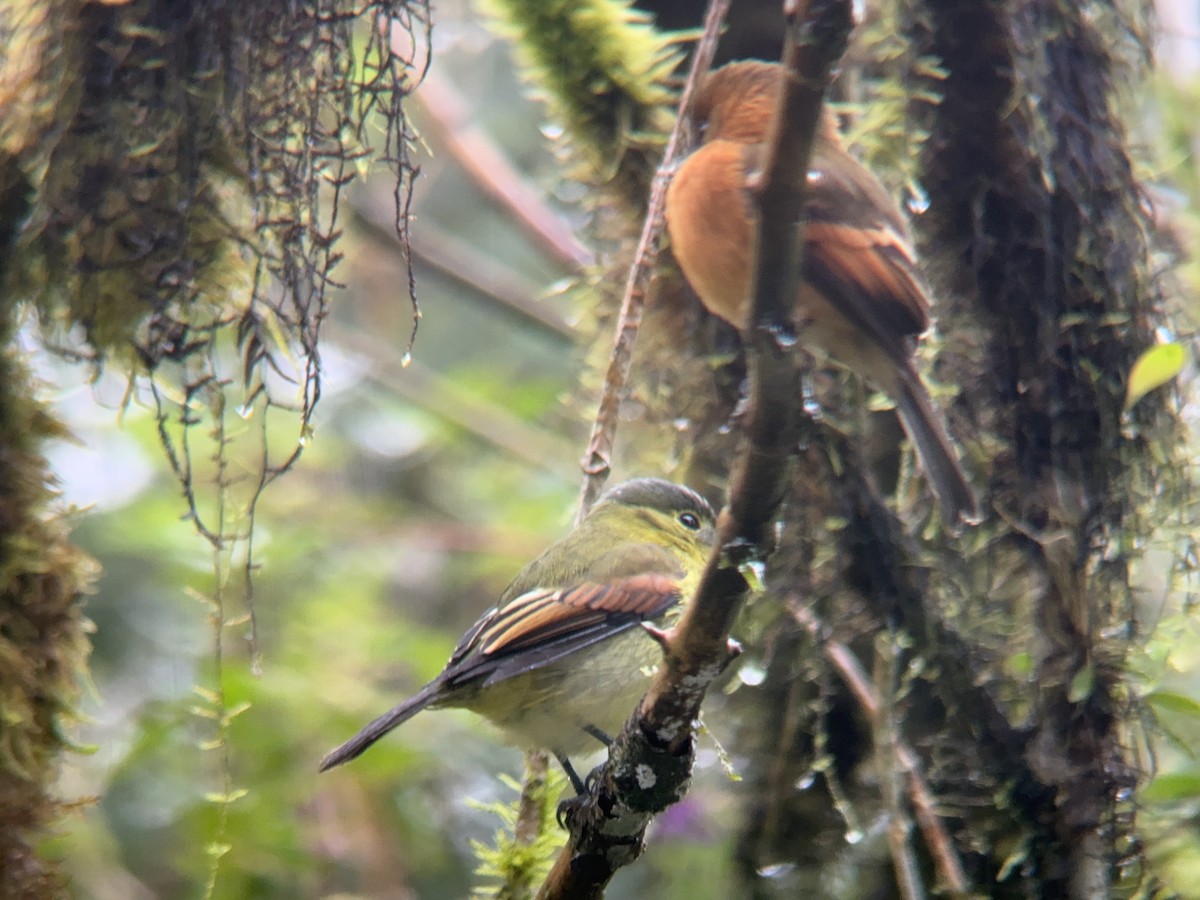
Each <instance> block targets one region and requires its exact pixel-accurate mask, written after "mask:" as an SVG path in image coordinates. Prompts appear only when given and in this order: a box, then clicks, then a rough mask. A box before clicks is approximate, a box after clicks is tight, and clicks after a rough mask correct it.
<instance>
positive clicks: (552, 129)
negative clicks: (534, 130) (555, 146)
mask: <svg viewBox="0 0 1200 900" xmlns="http://www.w3.org/2000/svg"><path fill="white" fill-rule="evenodd" d="M542 134H543V135H544V136H546V137H548V138H549V139H550V140H552V141H557V140H558V139H559V138H560V137H562V136H563V127H562V126H561V125H555V124H553V123H547V124H545V125H543V126H542Z"/></svg>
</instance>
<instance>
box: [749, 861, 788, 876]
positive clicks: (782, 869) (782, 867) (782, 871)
mask: <svg viewBox="0 0 1200 900" xmlns="http://www.w3.org/2000/svg"><path fill="white" fill-rule="evenodd" d="M795 868H796V865H795V863H773V864H772V865H769V866H763V867H762V868H761V869H759V870H758V875H759V877H760V878H781V877H783V876H784V875H787V874H788V873H789V872H791V871H793V870H794V869H795Z"/></svg>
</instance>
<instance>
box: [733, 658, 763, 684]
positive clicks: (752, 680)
mask: <svg viewBox="0 0 1200 900" xmlns="http://www.w3.org/2000/svg"><path fill="white" fill-rule="evenodd" d="M737 675H738V679H739V680H740V681H741V682H742V684H746V685H749V686H750V687H758V686H759V685H760V684H762V683H763V682H764V681H766V680H767V670H766V669H765V668H764V667H763V666H761V665H759V663H757V662H751V661H746V662H744V663H742V664H741V665H740V666H738V671H737Z"/></svg>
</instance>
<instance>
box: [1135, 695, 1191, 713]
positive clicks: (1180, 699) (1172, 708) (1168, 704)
mask: <svg viewBox="0 0 1200 900" xmlns="http://www.w3.org/2000/svg"><path fill="white" fill-rule="evenodd" d="M1145 700H1146V702H1147V703H1149V704H1150V705H1151V706H1153V707H1154V708H1155V709H1160V710H1164V711H1165V712H1172V713H1179V714H1181V715H1186V716H1197V717H1200V700H1196V699H1195V698H1194V697H1188V696H1187V695H1185V694H1177V693H1175V692H1174V691H1151V692H1150V693H1149V694H1147V695H1146V696H1145Z"/></svg>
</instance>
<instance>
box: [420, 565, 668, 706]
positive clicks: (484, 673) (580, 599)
mask: <svg viewBox="0 0 1200 900" xmlns="http://www.w3.org/2000/svg"><path fill="white" fill-rule="evenodd" d="M681 599H682V595H681V593H680V589H679V582H678V581H677V580H676V579H674V578H671V577H669V576H666V575H660V574H643V575H635V576H632V577H627V578H621V579H618V580H615V581H611V582H607V583H604V584H595V583H591V582H584V583H581V584H577V585H572V586H571V587H566V588H536V589H534V590H531V591H527V592H526V593H524V594H521V595H520V596H519V597H516V598H514V599H513V600H511V601H509V602H508V603H506V604H504V605H503V606H500V607H497V608H496V609H493V610H492V611H491V612H489V613H488V614H487V615H485V616H484V617H483V618H482V619H480V620H479V622H477V623H476V624H475V627H474V628H472V629H471V630H470V631H469V632H467V634H466V635H464V636H463V639H462V641H461V642H460V643H459V645H458V647H456V648H455V650H454V653H453V654H452V655H451V657H450V662H449V664H447V666H446V670H445V672H444V673H443V678H444V683H445V684H446V686H447V687H456V686H459V685H462V684H466V683H467V682H471V681H476V680H482V681H483V683H485V684H493V683H495V682H497V681H501V680H503V679H505V678H511V677H512V676H514V675H519V674H521V673H523V672H528V671H530V670H532V669H536V668H539V667H541V666H544V665H547V664H548V663H551V662H554V661H555V660H558V659H561V658H562V657H564V656H566V655H568V654H570V653H575V652H577V651H579V650H582V649H583V648H585V647H588V646H590V645H592V644H595V643H597V642H598V641H603V640H606V639H608V638H610V637H613V636H614V635H616V634H620V633H621V632H623V631H627V630H628V629H630V628H633V627H635V626H637V625H638V624H639V623H640V622H648V621H653V620H655V619H658V618H660V617H661V616H663V615H664V614H665V613H666V612H667V611H668V610H669V609H670V608H671V607H672V606H674V605H675V604H677V603H679V602H680V600H681Z"/></svg>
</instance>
